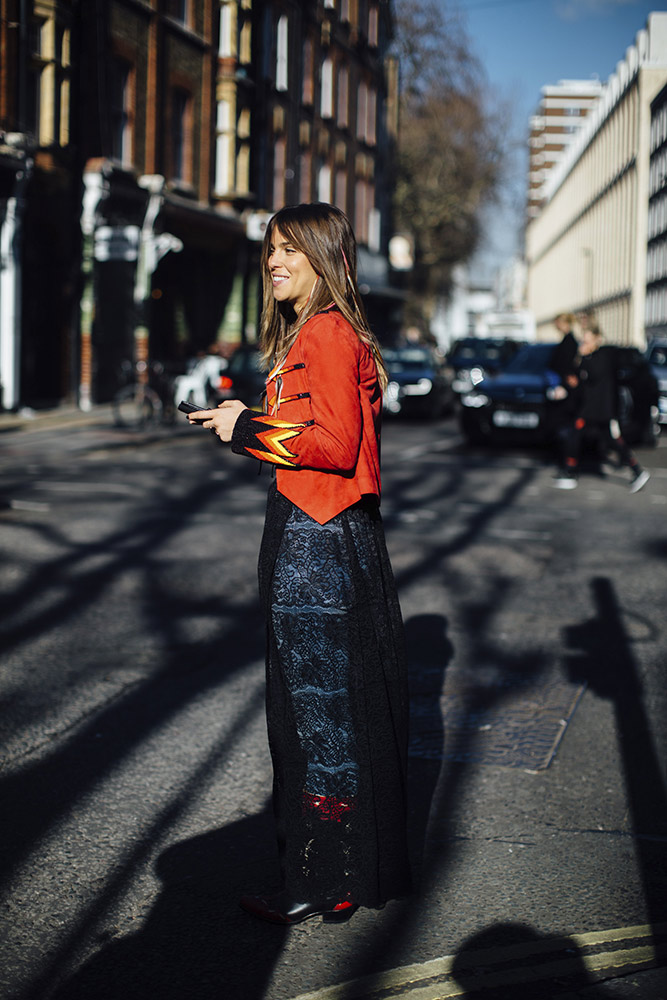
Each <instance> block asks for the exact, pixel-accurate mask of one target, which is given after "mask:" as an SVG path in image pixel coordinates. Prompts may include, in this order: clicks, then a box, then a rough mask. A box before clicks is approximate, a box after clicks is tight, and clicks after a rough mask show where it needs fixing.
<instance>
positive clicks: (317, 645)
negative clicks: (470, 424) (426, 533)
mask: <svg viewBox="0 0 667 1000" xmlns="http://www.w3.org/2000/svg"><path fill="white" fill-rule="evenodd" d="M262 278H263V284H264V311H263V315H262V336H261V341H260V347H261V349H262V352H263V356H264V358H265V360H266V362H267V363H268V364H269V365H270V371H269V374H268V377H267V380H266V393H265V405H264V412H263V413H261V414H257V413H255V412H253V411H252V410H249V409H247V408H246V407H244V405H243V403H240V402H238V401H229V402H226V403H223V404H221V407H220V408H219V409H218V410H206V411H200V412H199V413H193V414H191V419H192V420H195V421H196V420H201V421H202V422H203V426H204V427H209V428H211V429H212V430H214V431H215V433H216V434H218V436H219V437H220V438H221V439H222V440H225V441H229V440H231V444H232V450H233V451H234V452H236V453H238V454H243V455H249V456H252V457H254V458H258V459H259V460H260V461H261V462H263V463H265V464H268V465H272V466H274V467H275V469H276V476H275V480H274V481H273V483H272V485H271V487H270V489H269V495H268V503H267V513H266V523H265V528H264V536H263V539H262V546H261V550H260V557H259V583H260V597H261V602H262V606H263V609H264V613H265V618H266V623H267V692H266V698H267V722H268V734H269V745H270V749H271V755H272V759H273V767H274V784H273V793H274V810H275V817H276V826H277V834H278V844H279V850H280V861H281V879H280V889H279V890H278V891H275V892H273V891H269V892H263V893H262V894H260V895H252V896H244V897H243V899H242V900H241V906H242V907H243V908H244V909H245V910H247V911H248V912H250V913H252V914H253V915H254V916H256V917H260V918H262V919H264V920H268V921H271V922H273V923H280V924H293V923H299V922H300V921H302V920H306V919H307V918H308V917H313V916H321V917H322V919H323V920H324V921H326V922H328V923H330V922H339V921H341V920H347V919H348V918H349V917H350V916H351V915H352V914H353V913H354V911H355V910H356V909H357V908H358V907H359V906H369V907H379V906H383V905H384V903H385V902H386V901H387V900H389V899H392V898H395V897H397V896H402V895H405V894H406V893H407V891H408V888H409V872H408V861H407V846H406V762H407V711H408V699H407V680H406V668H405V657H404V648H403V647H404V641H403V626H402V621H401V613H400V609H399V605H398V598H397V595H396V588H395V584H394V579H393V575H392V571H391V566H390V564H389V557H388V555H387V549H386V545H385V540H384V531H383V526H382V520H381V518H380V512H379V500H380V463H379V434H380V417H381V411H382V387H383V386H384V385H386V381H387V378H386V372H385V367H384V363H383V361H382V358H381V356H380V352H379V348H378V344H377V342H376V340H375V337H374V336H373V334H372V333H371V331H370V329H369V327H368V323H367V321H366V316H365V313H364V309H363V305H362V302H361V298H360V295H359V290H358V287H357V281H356V242H355V239H354V235H353V233H352V229H351V227H350V223H349V221H348V219H347V217H346V216H345V215H344V214H343V213H342V212H340V211H339V210H338V209H336V208H334V207H332V206H331V205H326V204H313V205H298V206H296V207H294V208H286V209H282V210H281V211H280V212H278V214H277V215H275V216H274V217H273V219H272V220H271V221H270V223H269V225H268V227H267V231H266V236H265V239H264V246H263V250H262ZM277 888H278V887H276V889H277Z"/></svg>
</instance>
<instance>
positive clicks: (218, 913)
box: [53, 811, 287, 1000]
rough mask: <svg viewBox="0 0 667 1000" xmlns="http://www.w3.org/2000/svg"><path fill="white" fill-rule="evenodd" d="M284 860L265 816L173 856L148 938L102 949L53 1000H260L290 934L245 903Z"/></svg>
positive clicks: (167, 856)
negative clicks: (247, 910)
mask: <svg viewBox="0 0 667 1000" xmlns="http://www.w3.org/2000/svg"><path fill="white" fill-rule="evenodd" d="M277 861H278V859H277V850H276V845H275V837H274V835H273V823H272V818H271V816H270V815H269V813H268V812H267V811H264V812H262V813H258V814H256V815H253V816H249V817H247V818H245V819H242V820H239V821H238V822H237V823H232V824H231V825H229V826H226V827H223V828H222V829H220V830H214V831H211V832H209V833H205V834H202V835H201V836H199V837H194V838H193V839H191V840H186V841H183V842H181V843H179V844H175V845H174V846H173V847H169V848H168V849H167V850H166V851H164V853H163V854H161V855H160V857H159V858H158V860H157V864H156V870H157V874H158V875H159V877H160V879H161V881H162V884H163V885H162V890H161V892H160V894H159V896H158V898H157V900H156V901H155V904H154V906H153V908H152V910H151V912H150V913H149V914H148V916H147V917H146V919H145V920H144V922H143V924H142V927H141V930H139V931H137V933H136V934H130V935H127V936H125V937H123V938H121V939H120V940H117V941H113V942H111V943H109V944H107V945H106V946H105V947H103V948H102V949H101V950H100V951H99V952H97V954H96V955H94V956H93V957H92V958H91V959H89V961H88V962H86V963H85V964H84V965H83V966H82V967H81V968H80V969H79V970H78V971H77V972H76V973H75V974H74V975H73V976H72V977H71V978H70V979H69V980H67V981H66V982H64V983H63V984H61V986H60V988H59V989H58V990H57V992H56V993H55V994H53V1000H91V998H93V997H94V998H95V1000H147V998H148V997H159V1000H186V998H188V997H192V998H196V1000H219V998H220V997H221V996H224V997H225V1000H259V998H260V997H263V996H264V994H265V990H266V985H267V981H268V979H269V977H270V976H271V973H272V971H273V968H274V966H275V963H276V961H277V958H278V956H279V954H280V952H281V950H282V948H283V943H284V940H285V934H286V931H287V928H281V927H276V926H274V925H272V924H265V923H263V922H262V921H259V920H256V919H254V918H253V917H251V916H250V915H249V914H247V913H245V912H244V911H243V910H241V909H240V907H239V904H238V901H239V897H240V896H242V895H243V894H244V893H246V892H248V891H254V890H258V889H259V888H260V887H264V888H265V887H266V886H268V885H271V883H272V882H274V881H275V873H276V870H277Z"/></svg>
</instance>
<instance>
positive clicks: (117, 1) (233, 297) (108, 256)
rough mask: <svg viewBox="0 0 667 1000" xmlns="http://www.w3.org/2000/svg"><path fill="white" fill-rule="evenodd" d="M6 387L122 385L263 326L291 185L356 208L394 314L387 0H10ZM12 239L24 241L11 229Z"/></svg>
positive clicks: (43, 398)
mask: <svg viewBox="0 0 667 1000" xmlns="http://www.w3.org/2000/svg"><path fill="white" fill-rule="evenodd" d="M0 5H1V9H0V14H1V17H0V41H1V42H2V60H1V61H0V226H1V227H2V228H1V230H0V232H1V235H2V247H3V254H4V256H5V257H7V256H8V257H9V258H10V263H11V265H12V266H11V267H9V268H4V267H3V269H2V272H1V274H2V277H1V279H0V282H1V283H0V320H1V322H0V382H2V384H3V405H4V406H5V407H15V406H17V405H25V404H28V405H34V406H39V405H51V404H53V403H54V402H58V401H59V400H62V399H63V398H75V399H77V400H78V401H79V402H80V404H81V405H83V406H88V405H91V404H92V403H94V402H101V401H104V400H108V399H110V398H111V397H112V395H113V393H114V391H115V388H116V386H117V384H118V370H119V367H120V366H121V363H122V362H123V360H124V359H130V358H133V357H135V356H136V355H137V353H138V354H139V355H143V356H146V355H148V354H149V353H150V356H151V357H152V358H154V359H159V360H161V361H164V362H166V363H168V364H170V365H172V366H173V367H174V369H177V368H178V367H179V366H180V367H182V366H183V365H184V364H185V361H186V359H187V358H188V357H191V356H193V355H194V354H195V353H196V352H198V351H202V350H205V349H206V348H207V347H208V346H209V345H210V344H211V343H213V342H215V341H219V340H221V339H225V340H228V341H232V342H238V341H239V340H240V339H253V338H254V337H255V336H256V332H257V319H258V300H259V285H258V273H257V261H258V252H259V245H260V244H259V240H260V239H261V236H262V229H263V225H264V223H265V222H266V219H267V217H268V216H269V215H270V214H271V213H272V212H274V211H276V210H277V209H278V208H280V207H282V206H283V205H284V204H288V203H295V202H298V201H305V200H308V201H311V200H312V201H317V200H319V201H328V202H333V203H335V204H336V205H338V206H339V207H341V208H343V209H344V210H345V211H346V212H347V213H348V215H349V216H350V219H351V220H352V222H353V224H354V226H355V230H356V233H357V236H358V240H359V244H360V283H361V288H362V293H363V294H364V295H365V297H366V301H367V306H368V311H369V315H370V317H371V321H372V322H373V323H374V325H375V327H376V329H377V330H378V332H379V333H381V332H382V331H384V330H387V329H388V328H389V327H390V326H391V324H392V322H393V321H394V320H393V318H392V317H393V314H394V312H395V310H396V308H397V306H400V302H401V296H400V294H399V293H397V292H396V291H395V290H394V289H392V288H391V287H390V273H389V265H388V257H387V244H388V239H389V236H390V235H391V233H390V229H391V212H390V203H391V182H392V177H391V162H392V150H393V143H394V139H395V134H396V122H397V93H396V89H397V70H396V66H395V65H394V63H393V62H392V61H391V59H389V57H388V46H389V42H390V39H391V31H392V22H391V4H390V0H306V2H302V0H263V2H259V0H95V3H92V2H80V0H0ZM9 248H11V250H10V249H9Z"/></svg>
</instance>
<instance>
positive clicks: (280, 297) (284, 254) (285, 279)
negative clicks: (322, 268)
mask: <svg viewBox="0 0 667 1000" xmlns="http://www.w3.org/2000/svg"><path fill="white" fill-rule="evenodd" d="M267 266H268V269H269V275H270V278H271V282H272V284H273V297H274V299H276V300H277V301H278V302H288V303H289V304H290V305H291V306H292V308H293V309H294V312H295V313H297V314H298V313H300V312H301V310H302V309H303V307H304V306H305V304H306V302H307V301H308V298H309V296H310V293H311V292H312V290H313V286H314V284H315V282H316V281H317V272H316V271H314V270H313V268H312V267H311V264H310V261H309V260H308V258H307V257H306V255H305V253H302V252H301V251H300V250H297V249H296V247H295V246H294V245H293V244H292V243H291V242H290V241H289V240H288V239H286V238H285V237H284V236H283V235H282V233H281V232H280V230H279V229H274V230H273V234H272V237H271V243H270V244H269V256H268V260H267Z"/></svg>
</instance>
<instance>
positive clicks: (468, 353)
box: [450, 340, 503, 367]
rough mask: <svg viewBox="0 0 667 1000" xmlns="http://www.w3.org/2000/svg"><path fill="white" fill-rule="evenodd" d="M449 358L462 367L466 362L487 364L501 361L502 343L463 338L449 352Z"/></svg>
mask: <svg viewBox="0 0 667 1000" xmlns="http://www.w3.org/2000/svg"><path fill="white" fill-rule="evenodd" d="M450 357H451V360H452V361H453V362H454V364H455V365H458V366H459V367H462V366H463V365H466V364H473V365H474V364H484V363H485V362H486V363H487V364H489V362H491V363H495V362H497V361H501V360H502V357H503V350H502V345H501V344H499V343H497V342H494V341H491V340H463V341H461V342H460V343H459V344H455V345H454V347H453V349H452V352H451V355H450Z"/></svg>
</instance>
